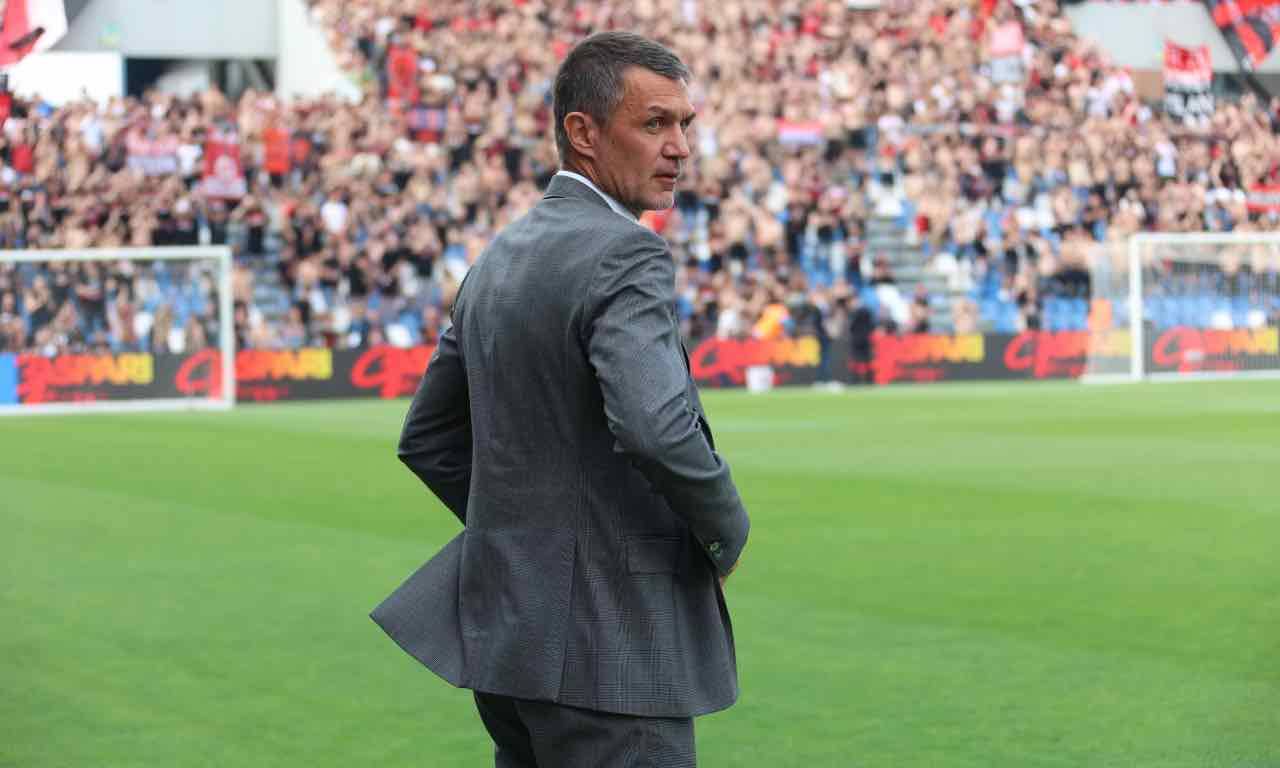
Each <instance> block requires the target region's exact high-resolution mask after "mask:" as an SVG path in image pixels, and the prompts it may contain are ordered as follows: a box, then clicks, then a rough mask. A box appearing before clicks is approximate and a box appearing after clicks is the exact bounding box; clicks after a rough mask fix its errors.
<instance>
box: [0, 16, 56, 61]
mask: <svg viewBox="0 0 1280 768" xmlns="http://www.w3.org/2000/svg"><path fill="white" fill-rule="evenodd" d="M0 7H2V8H3V16H2V17H0V67H7V66H9V65H11V64H16V63H17V62H19V61H21V60H22V59H23V58H24V57H26V56H27V55H28V54H32V53H38V52H40V51H44V50H48V49H49V48H50V47H52V46H53V44H54V43H56V42H58V40H59V39H61V38H62V36H63V35H65V34H66V33H67V10H66V8H65V7H63V0H8V2H6V3H3V5H2V6H0Z"/></svg>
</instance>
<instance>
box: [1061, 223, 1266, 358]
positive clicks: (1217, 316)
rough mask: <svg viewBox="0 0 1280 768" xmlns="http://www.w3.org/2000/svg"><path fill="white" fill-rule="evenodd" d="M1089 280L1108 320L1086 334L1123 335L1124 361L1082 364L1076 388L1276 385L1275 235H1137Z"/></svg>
mask: <svg viewBox="0 0 1280 768" xmlns="http://www.w3.org/2000/svg"><path fill="white" fill-rule="evenodd" d="M1089 273H1090V287H1091V291H1092V300H1093V304H1094V307H1095V313H1096V314H1097V315H1098V316H1105V317H1107V318H1112V321H1111V322H1110V323H1107V324H1106V325H1107V326H1109V327H1108V328H1104V329H1094V330H1095V332H1100V331H1101V332H1110V333H1126V334H1127V335H1128V336H1129V344H1128V348H1129V354H1128V357H1127V359H1123V358H1117V357H1115V356H1112V357H1110V358H1107V357H1105V356H1102V355H1098V356H1094V355H1090V357H1089V360H1088V364H1087V366H1086V375H1085V380H1086V381H1095V382H1096V381H1116V380H1124V379H1128V380H1133V381H1141V380H1190V379H1203V378H1239V377H1265V378H1270V377H1277V378H1280V232H1278V233H1267V232H1245V233H1213V232H1198V233H1144V234H1138V235H1134V236H1132V237H1130V238H1129V240H1128V242H1127V244H1124V245H1123V252H1121V250H1120V249H1118V248H1106V247H1099V248H1098V249H1095V251H1094V253H1093V255H1092V257H1091V259H1090V264H1089ZM1113 346H1114V345H1113Z"/></svg>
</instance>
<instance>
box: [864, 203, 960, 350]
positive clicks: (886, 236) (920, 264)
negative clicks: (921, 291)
mask: <svg viewBox="0 0 1280 768" xmlns="http://www.w3.org/2000/svg"><path fill="white" fill-rule="evenodd" d="M866 246H867V249H866V253H867V255H868V256H869V257H871V258H872V259H874V258H876V257H879V256H883V257H884V258H885V259H886V260H887V261H888V263H889V269H890V270H891V271H892V272H893V276H894V279H895V280H896V281H897V284H898V291H899V293H900V294H901V295H902V297H903V299H905V300H906V301H911V299H912V297H913V296H914V295H915V292H916V287H917V286H919V285H924V286H925V289H926V290H927V291H928V292H929V297H930V298H929V304H930V313H929V325H930V327H931V329H933V330H936V331H947V330H950V328H951V300H950V295H949V293H948V290H947V283H946V278H944V277H943V276H942V275H939V274H937V273H935V272H934V271H932V270H931V269H929V266H928V262H927V260H926V259H925V256H924V252H923V251H922V250H921V249H920V247H919V246H918V245H916V244H913V243H912V242H911V240H910V239H909V238H908V235H907V230H906V227H905V226H904V225H903V223H902V222H901V221H900V220H899V219H897V218H886V217H882V216H877V217H873V218H869V219H867V222H866ZM870 274H871V273H867V274H866V275H865V276H866V277H867V278H870Z"/></svg>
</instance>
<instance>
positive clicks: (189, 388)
mask: <svg viewBox="0 0 1280 768" xmlns="http://www.w3.org/2000/svg"><path fill="white" fill-rule="evenodd" d="M193 366H198V367H200V369H201V370H202V372H203V374H204V375H203V376H201V377H198V378H199V382H198V384H195V385H193V384H192V383H191V381H192V377H191V376H190V375H189V373H190V371H191V370H192V368H193ZM235 390H236V387H235V331H234V320H233V297H232V258H231V249H230V248H228V247H225V246H217V247H196V246H192V247H153V248H112V249H89V250H62V251H58V250H49V251H0V415H25V414H41V413H88V412H127V411H158V410H188V409H211V410H226V409H229V408H231V407H233V406H234V404H235V396H236V395H235Z"/></svg>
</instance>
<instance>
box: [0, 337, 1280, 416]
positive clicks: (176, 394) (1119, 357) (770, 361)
mask: <svg viewBox="0 0 1280 768" xmlns="http://www.w3.org/2000/svg"><path fill="white" fill-rule="evenodd" d="M1148 341H1149V343H1148V345H1147V351H1146V354H1147V370H1148V371H1149V372H1153V373H1182V374H1190V373H1203V372H1224V371H1235V370H1250V369H1259V368H1270V369H1273V370H1275V369H1280V329H1278V328H1275V327H1264V328H1254V329H1239V330H1204V329H1197V328H1190V327H1185V326H1179V327H1174V328H1169V329H1165V330H1162V331H1160V332H1152V333H1151V334H1150V335H1149V336H1148ZM1129 344H1130V337H1129V332H1128V331H1127V330H1117V331H1108V332H1105V333H1090V332H1088V331H1057V332H1050V331H1027V332H1024V333H1019V334H968V335H958V336H950V335H937V334H933V335H930V334H919V335H911V336H883V337H880V338H878V339H877V340H876V342H875V345H874V351H873V354H872V357H871V360H870V361H869V362H867V363H866V364H865V365H860V364H859V363H858V362H856V361H854V360H853V359H852V358H851V356H850V350H849V347H848V345H847V344H846V343H844V342H843V341H842V342H841V343H839V344H832V345H831V346H829V347H828V348H827V349H826V350H825V351H824V349H823V345H822V344H821V343H820V342H819V341H818V339H816V338H811V337H801V338H797V339H779V340H774V341H760V340H751V339H747V340H736V339H715V338H713V339H705V340H702V341H699V342H696V343H693V344H690V345H689V368H690V372H691V373H692V374H693V377H694V379H695V380H696V381H697V382H698V384H699V385H701V386H703V387H709V388H717V389H720V388H737V387H743V386H745V385H746V382H747V376H748V370H749V369H750V368H752V367H754V366H768V367H769V368H771V369H772V373H773V383H774V384H775V385H777V386H803V385H812V384H815V383H818V382H819V381H823V380H831V381H836V382H841V383H844V384H853V383H856V382H860V381H865V382H867V383H870V384H877V385H885V384H893V383H899V382H936V381H1030V380H1041V379H1073V378H1079V377H1080V376H1082V375H1083V374H1084V373H1085V369H1086V365H1087V363H1088V361H1089V359H1090V356H1091V355H1092V356H1093V359H1094V360H1095V361H1096V360H1098V359H1103V360H1104V361H1105V360H1109V361H1111V362H1119V363H1121V364H1123V363H1125V362H1127V360H1128V350H1129ZM434 351H435V350H434V347H430V346H417V347H409V348H399V347H390V346H380V347H372V348H368V349H352V350H332V349H326V348H312V349H299V350H242V351H241V352H240V353H239V354H238V355H237V356H236V379H237V386H236V398H237V400H238V401H239V402H242V403H244V402H249V403H253V402H276V401H283V400H321V399H333V398H382V399H391V398H398V397H406V396H408V395H411V394H413V392H414V390H415V389H416V388H417V385H418V380H419V379H420V378H421V377H422V373H423V371H425V370H426V367H427V363H428V361H429V360H430V359H431V354H432V352H434ZM824 358H825V359H824ZM220 362H221V361H220V358H219V353H218V351H217V350H214V349H208V350H204V351H201V352H196V353H193V354H188V355H152V354H149V353H130V354H118V355H62V356H59V357H54V358H47V357H42V356H39V355H0V406H15V405H18V406H21V405H37V404H49V403H65V402H102V401H113V400H124V401H127V400H133V399H141V398H152V399H159V398H163V399H176V398H200V399H207V398H210V397H216V396H218V395H219V394H220V389H219V388H220V378H219V375H218V374H219V371H220V370H221V368H220ZM824 363H825V365H824Z"/></svg>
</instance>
